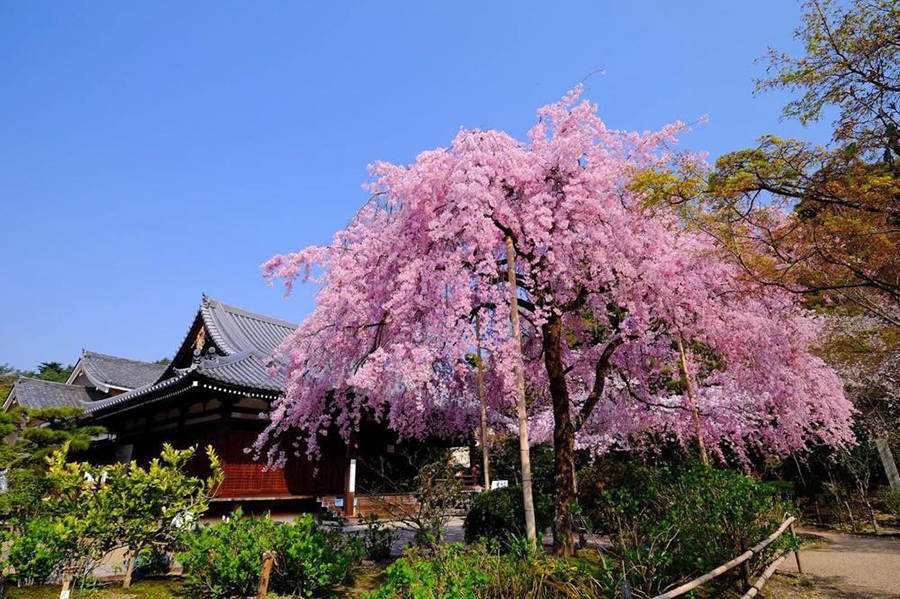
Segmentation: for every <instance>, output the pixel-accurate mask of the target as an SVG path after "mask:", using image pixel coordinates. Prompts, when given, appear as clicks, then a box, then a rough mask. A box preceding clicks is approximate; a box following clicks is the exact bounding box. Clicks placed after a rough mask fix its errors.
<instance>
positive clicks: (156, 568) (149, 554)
mask: <svg viewBox="0 0 900 599" xmlns="http://www.w3.org/2000/svg"><path fill="white" fill-rule="evenodd" d="M171 567H172V558H171V557H170V556H169V554H168V553H166V552H165V551H162V550H161V549H159V548H158V547H147V548H146V549H144V550H142V551H141V552H140V553H139V554H138V555H137V558H136V559H135V562H134V572H132V574H131V576H132V580H140V579H142V578H149V577H151V576H165V575H166V574H168V573H169V570H170V569H171Z"/></svg>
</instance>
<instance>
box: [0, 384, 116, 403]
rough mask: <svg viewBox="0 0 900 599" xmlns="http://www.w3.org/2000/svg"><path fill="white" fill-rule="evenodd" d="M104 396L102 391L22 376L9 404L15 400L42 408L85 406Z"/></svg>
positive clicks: (11, 393) (11, 394)
mask: <svg viewBox="0 0 900 599" xmlns="http://www.w3.org/2000/svg"><path fill="white" fill-rule="evenodd" d="M101 397H103V396H102V395H101V394H100V393H98V392H96V391H94V390H93V389H89V388H87V387H82V386H81V385H67V384H65V383H54V382H51V381H45V380H41V379H32V378H26V377H22V378H19V379H18V380H17V381H16V384H15V385H14V386H13V388H12V390H11V391H10V393H9V397H8V398H7V405H10V404H11V403H12V402H13V401H15V402H16V404H17V405H20V406H22V407H23V408H30V409H41V408H58V407H65V406H70V407H73V408H84V407H86V405H87V404H88V403H90V402H92V401H95V400H98V399H100V398H101Z"/></svg>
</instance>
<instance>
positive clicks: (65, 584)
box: [59, 570, 72, 599]
mask: <svg viewBox="0 0 900 599" xmlns="http://www.w3.org/2000/svg"><path fill="white" fill-rule="evenodd" d="M71 595H72V572H71V571H69V570H65V571H64V572H63V576H62V590H60V592H59V599H69V597H70V596H71Z"/></svg>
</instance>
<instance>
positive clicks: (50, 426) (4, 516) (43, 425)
mask: <svg viewBox="0 0 900 599" xmlns="http://www.w3.org/2000/svg"><path fill="white" fill-rule="evenodd" d="M82 413H83V410H81V409H78V408H72V407H53V408H44V409H40V410H28V409H25V408H15V409H12V410H10V411H8V412H0V435H2V436H3V437H5V438H6V439H7V442H6V443H0V471H5V473H6V481H7V492H6V493H3V494H0V525H2V528H3V530H4V531H5V532H7V533H10V534H13V535H16V534H22V533H23V531H24V529H25V527H26V526H27V524H28V522H29V521H30V520H31V519H33V518H35V517H37V516H38V515H39V513H40V512H41V511H42V509H43V503H42V501H41V499H42V498H43V496H44V495H45V494H46V492H47V491H48V489H49V488H50V481H49V480H48V479H47V462H46V458H47V457H48V456H50V455H51V454H53V453H54V452H56V451H59V450H60V449H62V448H63V447H64V446H65V447H68V448H69V451H71V452H82V451H85V450H87V449H88V447H90V444H91V441H92V439H93V438H94V437H96V436H97V435H101V434H103V433H104V432H106V429H104V428H103V427H101V426H85V425H83V424H82V422H80V421H79V420H78V416H80V415H81V414H82Z"/></svg>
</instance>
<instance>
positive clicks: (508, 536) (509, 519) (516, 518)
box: [463, 487, 553, 544]
mask: <svg viewBox="0 0 900 599" xmlns="http://www.w3.org/2000/svg"><path fill="white" fill-rule="evenodd" d="M534 511H535V515H534V516H535V524H536V527H537V534H538V538H543V535H544V532H545V531H546V530H547V529H548V528H549V527H550V525H551V524H552V523H553V502H552V500H551V499H550V498H549V497H547V496H546V495H538V494H535V495H534ZM463 530H464V531H465V534H466V542H467V543H473V542H475V541H476V540H478V539H480V538H482V537H484V538H487V539H494V540H497V541H500V542H501V543H503V544H505V543H508V542H509V541H511V540H512V539H513V538H516V537H523V536H525V507H524V504H523V500H522V489H521V488H519V487H506V488H504V489H493V490H490V491H482V492H481V493H479V494H478V495H476V496H475V499H473V500H472V506H471V507H470V508H469V512H468V513H467V514H466V519H465V521H464V522H463Z"/></svg>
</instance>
